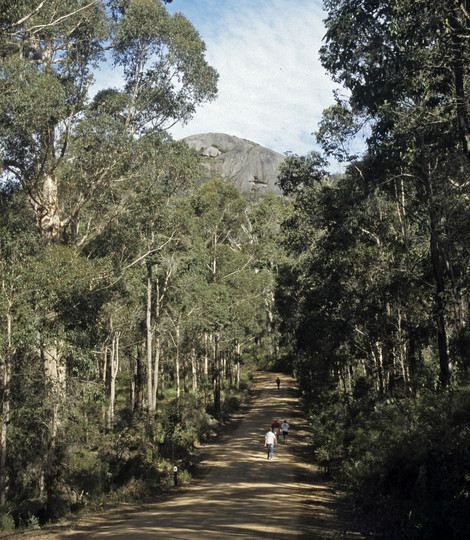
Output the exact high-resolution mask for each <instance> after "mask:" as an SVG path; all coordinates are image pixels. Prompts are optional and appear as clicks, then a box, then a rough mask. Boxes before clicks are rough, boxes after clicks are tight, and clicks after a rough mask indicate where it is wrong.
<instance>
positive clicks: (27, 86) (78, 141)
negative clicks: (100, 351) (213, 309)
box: [0, 0, 217, 499]
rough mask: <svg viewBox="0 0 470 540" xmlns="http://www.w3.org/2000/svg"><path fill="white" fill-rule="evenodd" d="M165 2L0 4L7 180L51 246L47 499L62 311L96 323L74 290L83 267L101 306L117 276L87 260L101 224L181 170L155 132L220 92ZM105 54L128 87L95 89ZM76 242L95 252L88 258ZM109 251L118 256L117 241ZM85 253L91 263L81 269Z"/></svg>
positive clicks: (44, 326)
mask: <svg viewBox="0 0 470 540" xmlns="http://www.w3.org/2000/svg"><path fill="white" fill-rule="evenodd" d="M164 4H165V2H160V1H159V0H122V1H120V0H110V1H109V2H107V1H104V0H103V1H102V0H90V1H88V2H87V1H85V2H82V1H80V0H67V1H65V2H64V1H62V0H60V1H59V0H50V1H47V2H37V3H36V2H32V1H26V2H21V3H14V2H10V1H6V2H4V3H3V4H2V12H1V14H0V95H1V97H0V103H1V113H0V139H1V142H0V160H1V167H0V173H1V185H2V188H3V187H4V186H6V185H16V186H19V188H20V189H21V190H22V191H23V192H24V193H25V194H26V195H27V197H28V200H29V204H30V207H31V209H32V215H33V216H34V219H35V222H36V226H37V229H38V231H39V234H40V238H41V241H42V244H43V246H44V248H45V249H44V253H43V255H42V257H43V261H48V264H49V266H47V264H41V265H40V268H41V279H40V280H39V275H38V276H37V277H38V281H37V284H38V292H39V293H40V294H37V295H35V296H34V297H33V298H32V302H33V304H35V306H36V313H37V317H36V319H35V322H34V326H35V329H36V330H37V343H36V347H35V350H38V351H40V358H41V360H42V362H43V364H44V365H43V370H44V374H45V382H46V385H50V386H51V388H52V392H51V396H52V397H54V396H55V398H57V399H56V401H55V405H54V406H53V407H52V409H51V411H50V415H51V416H50V419H51V429H50V433H49V438H48V443H47V446H48V451H47V458H46V461H47V463H46V465H45V466H46V468H47V471H48V476H49V480H50V482H49V486H48V492H49V493H48V494H49V499H50V498H51V489H50V488H51V482H52V478H53V475H52V472H53V471H52V469H53V459H54V446H55V443H56V434H57V430H58V428H59V427H60V426H61V425H62V419H61V418H60V410H61V408H62V406H63V405H64V404H65V402H66V400H65V396H64V394H63V392H64V389H65V388H66V385H65V379H66V374H67V372H68V369H69V368H70V367H71V365H72V363H73V362H71V361H69V360H70V358H71V357H70V350H69V349H68V346H67V344H68V342H69V335H68V334H70V332H72V334H73V327H72V326H70V327H69V323H68V322H67V321H71V320H72V319H73V317H76V318H77V320H76V322H79V323H80V325H81V326H80V327H81V328H83V329H85V326H86V325H87V324H89V325H90V328H91V326H92V324H93V320H92V319H93V317H92V316H88V317H87V316H86V314H85V313H84V312H82V310H81V308H79V307H77V306H81V305H82V304H81V302H79V301H78V300H77V302H78V303H77V304H74V303H73V302H72V301H71V300H72V297H74V295H75V294H78V290H79V289H80V287H81V286H82V285H83V283H84V282H85V277H87V278H88V287H86V286H84V285H83V287H84V289H83V290H84V291H88V292H86V293H84V295H83V299H84V300H85V299H86V300H87V301H89V302H90V303H91V304H92V305H93V306H94V308H93V315H94V316H95V315H96V312H97V311H96V310H95V307H96V305H97V304H98V303H99V302H100V301H101V302H104V296H105V295H103V296H102V295H100V294H96V293H97V290H100V289H99V288H98V283H101V285H102V288H101V290H108V291H109V288H110V287H109V285H110V282H112V281H113V280H112V279H111V276H112V271H111V269H110V268H109V267H108V268H107V270H106V271H101V270H97V269H96V267H94V265H95V264H96V265H97V266H99V262H98V261H93V262H91V259H92V258H93V254H97V253H98V252H99V249H98V248H97V245H98V243H99V241H98V239H99V237H100V235H104V233H105V232H106V231H108V230H109V228H110V227H111V228H112V226H113V224H114V223H116V222H118V221H119V220H123V221H125V220H126V219H127V220H128V219H129V215H130V213H131V212H133V211H138V209H137V208H136V206H137V202H136V201H137V200H138V199H139V196H138V194H137V195H136V194H135V192H134V189H133V188H134V186H135V185H136V184H138V183H140V182H141V181H142V179H143V178H148V177H149V175H151V176H152V178H153V180H154V181H155V182H159V181H161V182H163V183H164V182H165V178H168V175H171V176H172V177H173V178H175V173H174V170H175V167H176V168H177V165H175V163H174V161H173V157H172V156H174V155H175V154H174V153H173V151H172V150H171V148H170V147H171V142H170V141H168V145H167V146H166V148H167V149H168V151H166V152H162V151H161V148H162V146H164V145H162V144H160V142H159V141H161V140H162V139H164V138H165V137H162V136H161V135H160V132H161V130H162V129H164V128H167V127H168V126H170V125H172V124H173V123H175V122H178V121H187V120H188V119H189V118H190V117H191V115H192V114H193V113H194V111H195V108H196V107H197V105H199V104H200V103H202V102H204V101H207V100H211V99H213V98H214V97H215V94H216V82H217V74H216V73H215V71H214V70H213V69H212V68H211V67H210V66H208V64H207V63H206V61H205V58H204V53H205V47H204V44H203V42H202V41H201V39H200V37H199V35H198V34H197V32H196V31H195V29H194V28H193V27H192V25H191V24H190V23H189V22H188V21H187V19H185V17H184V16H182V15H181V14H176V15H174V16H170V15H169V14H168V13H167V11H166V9H165V7H164ZM108 59H110V60H111V61H112V62H113V63H114V67H116V68H117V69H122V79H123V85H122V88H120V89H114V88H113V89H109V90H103V91H101V92H99V93H98V94H97V95H95V96H94V99H93V100H90V98H91V88H92V82H93V73H94V71H95V70H96V69H97V68H98V67H99V66H103V65H105V64H104V62H105V61H107V60H108ZM153 145H155V146H156V148H153ZM177 153H178V152H177V151H176V154H177ZM149 169H152V170H151V171H150V172H149ZM172 169H173V172H171V171H172ZM169 171H170V172H169ZM162 175H163V178H162ZM142 236H143V235H142ZM130 237H131V235H130V234H129V238H130ZM140 239H141V238H140ZM133 241H134V239H132V240H131V242H133ZM155 242H156V243H155V244H154V245H153V246H151V247H150V248H148V249H147V251H144V250H143V249H142V251H140V252H139V253H136V259H134V260H130V259H127V260H125V264H124V265H123V267H121V268H120V269H118V270H120V271H116V274H117V277H118V278H119V277H120V276H121V275H122V270H123V268H125V265H129V268H134V265H136V264H137V259H139V257H141V259H140V260H143V259H145V257H146V256H147V255H150V254H151V253H153V252H155V249H156V246H157V244H158V240H155ZM143 243H144V242H143V241H142V243H141V244H140V245H141V246H142V245H143ZM58 244H64V245H65V246H64V247H63V248H61V247H58ZM68 246H70V248H71V249H69V247H68ZM93 250H94V251H93ZM80 253H86V254H87V256H88V259H85V258H83V260H82V259H81V258H80V256H79V255H80ZM104 255H105V256H106V257H109V259H111V260H112V259H113V257H112V256H111V255H112V251H111V253H110V252H108V253H105V254H104ZM125 255H128V254H125ZM87 260H88V261H90V262H89V263H87ZM116 260H117V257H114V261H113V262H115V261H116ZM87 264H88V268H89V270H90V272H89V273H88V274H87V273H86V272H84V274H83V275H80V276H78V274H80V272H82V270H83V268H84V267H87ZM75 267H76V272H75V273H74V271H73V270H74V268H75ZM93 268H95V270H94V271H95V272H96V273H95V274H94V275H92V272H91V270H93ZM65 269H69V270H70V276H74V275H75V276H76V277H77V280H76V283H74V282H73V280H71V281H70V280H68V277H70V276H65V275H64V274H63V272H64V271H65ZM47 270H49V272H50V275H49V276H48V275H47ZM42 272H44V273H42ZM108 279H109V281H108ZM61 280H62V281H61ZM79 284H81V285H79ZM56 286H57V287H58V289H57V290H56V289H55V287H56ZM66 286H67V287H69V288H70V291H68V292H67V291H66V290H65V287H66ZM91 291H92V292H93V293H95V296H94V298H92V299H90V294H91ZM92 296H93V295H92ZM63 299H67V302H66V303H68V302H69V301H70V304H67V305H68V307H69V308H70V309H71V313H69V312H66V311H63V309H62V308H63V307H64V305H65V304H63V303H62V302H63ZM97 310H98V308H97ZM90 345H91V344H90Z"/></svg>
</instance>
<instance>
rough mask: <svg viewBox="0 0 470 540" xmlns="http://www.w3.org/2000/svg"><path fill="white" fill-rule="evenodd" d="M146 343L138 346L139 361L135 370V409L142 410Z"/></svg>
mask: <svg viewBox="0 0 470 540" xmlns="http://www.w3.org/2000/svg"><path fill="white" fill-rule="evenodd" d="M144 349H145V343H143V344H142V345H138V346H137V362H136V370H135V377H134V380H135V402H134V410H136V411H142V410H143V408H144V373H143V371H144V370H143V365H144V362H143V351H144Z"/></svg>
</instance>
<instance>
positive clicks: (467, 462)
mask: <svg viewBox="0 0 470 540" xmlns="http://www.w3.org/2000/svg"><path fill="white" fill-rule="evenodd" d="M469 418H470V391H469V390H461V391H454V392H449V393H445V394H428V395H424V396H421V397H420V398H419V399H404V398H403V399H400V400H387V401H384V402H381V401H376V402H375V403H369V407H368V408H367V407H366V408H360V407H359V408H358V407H357V404H356V407H355V408H354V407H353V408H352V409H351V408H350V409H349V410H348V409H347V408H344V407H339V406H338V405H336V407H334V406H333V405H331V406H330V407H329V408H327V409H324V410H323V411H322V412H321V413H320V414H316V415H314V416H312V422H313V425H314V429H315V433H316V439H315V440H316V454H317V459H318V460H319V462H320V463H322V464H324V463H325V462H326V459H327V456H329V457H330V458H331V457H340V458H341V466H340V467H339V468H338V469H337V470H334V471H333V475H334V476H336V477H337V478H338V479H341V480H342V481H344V482H345V483H346V484H347V486H348V487H349V488H351V490H352V493H353V494H354V497H355V502H356V504H357V506H358V508H359V509H360V510H361V511H362V513H363V515H364V516H365V517H366V518H370V519H367V527H368V528H369V529H372V530H373V534H375V535H377V536H379V537H383V538H391V539H392V538H397V539H398V538H400V539H401V538H410V539H423V538H455V539H457V538H466V537H467V534H468V515H469V512H470V501H469V495H470V422H469ZM369 532H371V531H370V530H369Z"/></svg>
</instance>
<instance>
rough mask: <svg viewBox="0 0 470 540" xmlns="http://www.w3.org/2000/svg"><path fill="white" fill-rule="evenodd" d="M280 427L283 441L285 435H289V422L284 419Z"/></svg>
mask: <svg viewBox="0 0 470 540" xmlns="http://www.w3.org/2000/svg"><path fill="white" fill-rule="evenodd" d="M281 429H282V436H283V437H284V442H286V441H287V436H288V435H289V424H288V423H287V420H284V422H282V424H281Z"/></svg>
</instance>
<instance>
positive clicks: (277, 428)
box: [271, 418, 281, 438]
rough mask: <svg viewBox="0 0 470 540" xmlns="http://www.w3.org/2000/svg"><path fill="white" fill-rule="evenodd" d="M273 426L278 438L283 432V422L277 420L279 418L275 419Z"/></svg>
mask: <svg viewBox="0 0 470 540" xmlns="http://www.w3.org/2000/svg"><path fill="white" fill-rule="evenodd" d="M271 427H272V428H273V431H274V435H276V438H277V437H279V433H280V432H281V424H280V423H279V422H278V421H277V418H275V419H274V422H273V423H272V424H271Z"/></svg>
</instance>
